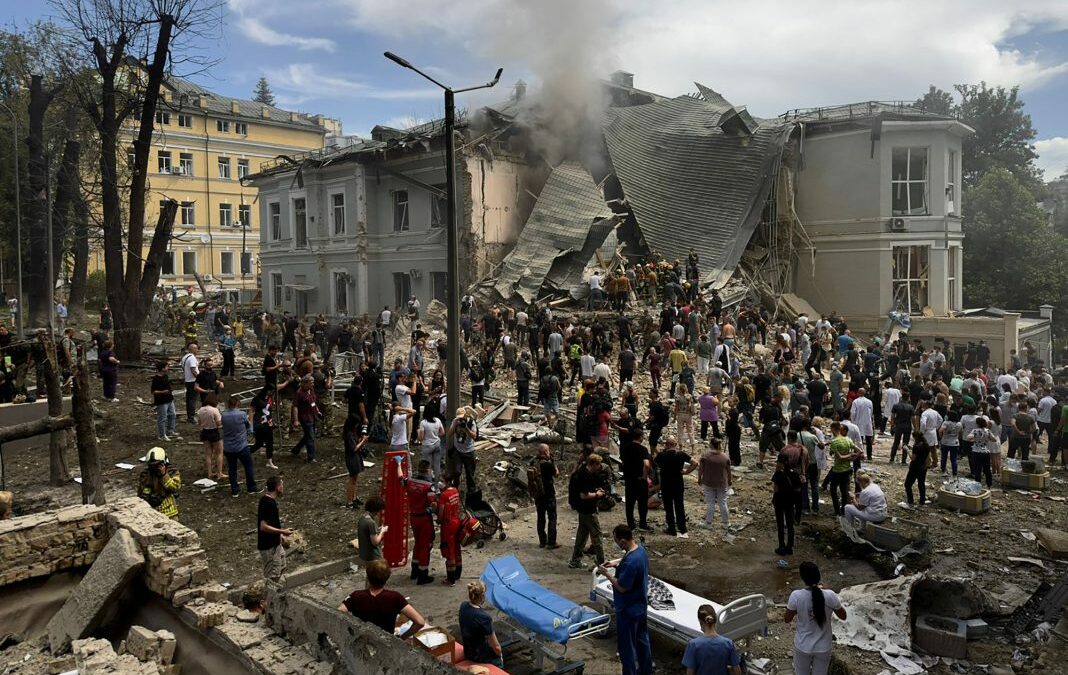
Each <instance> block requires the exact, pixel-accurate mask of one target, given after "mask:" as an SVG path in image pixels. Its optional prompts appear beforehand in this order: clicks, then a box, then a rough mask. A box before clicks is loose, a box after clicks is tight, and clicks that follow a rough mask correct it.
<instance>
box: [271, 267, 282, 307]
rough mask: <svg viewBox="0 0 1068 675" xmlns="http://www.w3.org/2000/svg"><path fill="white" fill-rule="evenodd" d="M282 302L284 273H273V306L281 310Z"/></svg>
mask: <svg viewBox="0 0 1068 675" xmlns="http://www.w3.org/2000/svg"><path fill="white" fill-rule="evenodd" d="M282 301H283V298H282V273H281V272H271V306H272V307H274V308H275V309H281V308H282Z"/></svg>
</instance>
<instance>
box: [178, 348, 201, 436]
mask: <svg viewBox="0 0 1068 675" xmlns="http://www.w3.org/2000/svg"><path fill="white" fill-rule="evenodd" d="M186 349H187V350H189V351H188V353H187V354H186V355H185V356H183V357H182V379H183V381H184V382H185V418H186V421H187V422H189V423H190V424H196V422H197V420H196V414H197V403H198V402H199V401H200V398H199V397H198V396H197V389H196V385H197V375H199V374H200V367H199V364H198V363H197V343H195V342H190V343H189V346H188V347H186Z"/></svg>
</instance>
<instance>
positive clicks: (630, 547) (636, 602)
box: [597, 525, 653, 675]
mask: <svg viewBox="0 0 1068 675" xmlns="http://www.w3.org/2000/svg"><path fill="white" fill-rule="evenodd" d="M612 538H613V539H615V541H616V545H617V546H619V548H621V549H622V550H623V557H622V558H620V559H619V560H617V561H613V562H606V563H604V564H602V565H598V566H597V571H598V572H600V573H601V574H603V575H604V576H605V577H607V578H608V580H609V581H611V582H612V604H613V605H615V609H616V629H617V630H616V640H617V642H616V648H617V650H618V651H619V661H620V663H621V664H622V665H623V675H650V674H651V673H652V672H653V647H652V645H651V644H650V642H649V627H648V625H647V623H646V622H647V619H648V610H649V602H648V600H649V554H648V553H646V551H645V549H644V548H642V547H641V546H639V545H638V543H637V542H636V541H634V532H633V531H632V530H631V529H630V528H629V527H627V526H626V525H616V527H615V529H613V530H612ZM610 568H615V575H614V576H613V575H612V574H610V573H609V569H610Z"/></svg>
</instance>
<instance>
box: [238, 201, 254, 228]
mask: <svg viewBox="0 0 1068 675" xmlns="http://www.w3.org/2000/svg"><path fill="white" fill-rule="evenodd" d="M251 224H252V207H251V206H250V205H248V204H240V205H238V207H237V225H238V227H248V226H249V225H251Z"/></svg>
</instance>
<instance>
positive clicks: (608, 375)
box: [593, 361, 612, 384]
mask: <svg viewBox="0 0 1068 675" xmlns="http://www.w3.org/2000/svg"><path fill="white" fill-rule="evenodd" d="M593 376H594V377H595V378H596V379H598V380H600V379H601V378H602V377H603V378H604V381H605V382H608V383H609V384H611V383H612V368H611V367H610V366H609V365H608V364H607V363H605V362H604V361H601V362H599V363H598V364H597V365H596V366H594V367H593Z"/></svg>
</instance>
